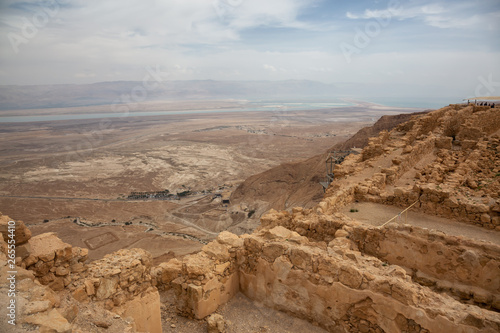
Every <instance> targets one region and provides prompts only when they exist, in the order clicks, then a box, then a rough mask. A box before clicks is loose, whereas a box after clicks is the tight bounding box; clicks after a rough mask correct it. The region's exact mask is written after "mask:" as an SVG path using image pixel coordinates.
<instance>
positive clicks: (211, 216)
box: [0, 101, 415, 260]
mask: <svg viewBox="0 0 500 333" xmlns="http://www.w3.org/2000/svg"><path fill="white" fill-rule="evenodd" d="M238 105H239V104H236V103H235V102H230V101H229V102H228V101H209V102H177V103H173V102H169V103H166V104H161V103H151V104H147V105H146V107H144V106H143V108H142V109H137V110H136V109H132V111H138V112H141V111H157V110H186V111H189V110H200V109H203V108H205V109H208V110H214V109H215V110H217V109H222V110H224V109H231V108H235V107H238ZM270 105H271V107H269V108H268V109H269V111H267V112H226V113H205V114H203V113H195V114H189V113H187V114H171V115H168V114H167V115H165V116H138V115H140V114H138V113H130V114H125V115H124V116H123V117H119V118H107V119H87V120H60V121H55V122H48V121H41V122H17V123H0V141H1V142H2V146H1V148H0V206H1V207H2V213H4V214H7V215H9V216H11V217H12V218H15V219H19V220H23V221H24V222H25V223H26V224H28V225H29V226H30V228H31V230H32V231H33V233H34V234H39V233H43V232H48V231H55V232H57V234H58V235H59V236H60V237H61V238H62V239H63V240H64V241H66V242H68V243H71V244H74V245H75V246H82V247H87V248H89V249H90V258H91V259H97V258H101V257H102V256H103V255H105V254H107V253H111V252H113V251H116V250H118V249H121V248H131V247H142V248H144V249H146V250H148V251H151V252H152V253H153V256H154V257H155V258H158V260H162V259H165V258H168V257H172V256H174V255H175V256H182V255H185V254H187V253H191V252H193V251H197V250H199V249H200V248H201V246H202V245H203V243H202V242H203V241H204V240H209V239H213V238H214V237H215V235H216V234H217V232H219V231H221V230H224V229H227V228H228V227H230V226H231V225H235V224H238V223H240V222H242V221H243V220H245V219H247V217H248V213H249V211H250V210H253V209H256V207H243V208H242V207H240V206H239V205H222V203H221V199H220V198H216V199H215V200H214V195H215V194H216V193H219V194H220V193H225V192H231V191H232V190H234V189H235V188H236V186H237V185H238V184H239V183H240V182H242V181H243V180H245V179H246V178H247V177H249V176H251V175H253V174H256V173H259V172H262V171H264V170H267V169H269V168H271V167H273V166H276V165H278V164H280V163H285V162H292V161H297V160H301V159H306V158H308V157H310V156H312V155H315V154H319V153H323V152H325V151H326V150H327V149H328V148H330V147H331V146H333V145H334V144H336V143H339V142H342V141H344V140H346V139H347V138H349V137H350V136H352V135H353V134H354V133H356V131H358V130H359V129H360V128H362V127H364V126H368V125H371V124H373V122H374V121H375V120H376V119H378V118H379V117H380V116H381V115H384V114H397V113H401V112H411V111H415V110H414V109H398V108H389V107H380V106H376V105H371V104H367V103H359V104H358V105H357V106H352V107H338V108H327V109H320V110H309V111H308V110H305V111H296V110H287V109H286V108H283V107H278V106H275V107H273V106H272V105H273V103H270ZM110 109H111V106H99V107H87V108H69V109H49V110H47V109H40V110H31V111H30V113H29V114H31V115H47V114H55V115H61V114H63V115H64V114H75V113H76V114H82V113H95V112H106V111H109V110H110ZM11 113H12V114H14V113H13V112H10V113H9V112H7V113H5V115H11ZM15 114H17V115H24V114H28V113H27V112H22V111H21V112H16V113H15ZM165 189H168V190H169V191H170V193H177V192H183V191H186V190H190V191H191V192H192V193H194V194H193V195H190V196H187V197H183V198H181V200H133V201H131V200H125V199H126V198H127V197H128V195H129V194H130V193H131V192H141V191H161V190H165ZM317 190H318V198H320V197H321V194H322V189H321V186H320V185H319V184H318V187H317ZM260 213H262V212H260ZM253 218H254V219H257V221H258V216H257V214H256V215H255V216H253ZM89 225H92V226H99V227H95V228H92V227H88V226H89ZM145 231H148V232H145ZM200 241H201V242H200Z"/></svg>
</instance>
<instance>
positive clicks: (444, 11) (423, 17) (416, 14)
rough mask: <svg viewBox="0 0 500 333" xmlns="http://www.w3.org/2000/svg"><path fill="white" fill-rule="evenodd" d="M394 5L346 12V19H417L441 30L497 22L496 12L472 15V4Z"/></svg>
mask: <svg viewBox="0 0 500 333" xmlns="http://www.w3.org/2000/svg"><path fill="white" fill-rule="evenodd" d="M396 4H397V5H396V6H392V7H391V6H389V7H388V8H386V9H383V10H379V9H377V10H371V9H366V10H365V11H364V12H363V14H354V13H351V12H347V13H346V17H347V18H349V19H353V20H357V19H388V18H391V19H396V20H401V21H402V20H408V19H417V20H420V21H422V22H424V23H425V24H427V25H429V26H433V27H436V28H443V29H449V28H468V27H472V26H475V27H481V26H484V25H488V24H491V23H492V22H497V20H498V17H499V16H498V13H499V12H498V11H496V12H492V13H488V14H484V15H481V16H479V15H475V14H472V13H473V10H472V8H471V6H476V4H473V3H470V4H468V5H464V4H463V3H459V4H452V3H448V4H446V6H445V5H442V4H435V3H430V4H425V5H419V6H404V5H403V4H401V3H399V2H396Z"/></svg>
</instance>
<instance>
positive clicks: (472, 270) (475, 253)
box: [262, 209, 500, 311]
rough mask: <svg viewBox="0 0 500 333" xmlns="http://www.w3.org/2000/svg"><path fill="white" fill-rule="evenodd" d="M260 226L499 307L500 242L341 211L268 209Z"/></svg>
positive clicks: (471, 300) (458, 296) (461, 297)
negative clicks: (381, 222) (353, 217)
mask: <svg viewBox="0 0 500 333" xmlns="http://www.w3.org/2000/svg"><path fill="white" fill-rule="evenodd" d="M262 226H263V227H264V228H270V227H274V226H284V227H286V228H288V229H290V230H293V231H296V232H298V233H299V234H300V235H303V236H306V237H308V238H309V239H311V240H314V241H316V242H325V243H328V244H330V243H333V244H335V245H336V246H339V247H344V248H349V249H355V250H358V251H360V252H361V253H363V254H364V255H368V256H373V257H376V258H378V259H380V260H382V261H383V262H385V263H388V264H392V265H398V266H401V267H403V268H405V269H406V271H407V273H408V274H409V275H410V276H412V278H413V280H414V281H415V282H417V283H419V284H421V285H423V286H427V287H431V288H432V289H433V290H436V291H441V292H443V291H444V292H448V294H450V295H452V296H453V297H454V298H456V299H457V300H460V301H462V302H466V303H474V304H476V305H478V306H481V307H484V308H488V309H493V310H494V311H500V246H498V245H495V244H491V243H485V242H476V241H473V240H470V239H465V238H463V237H455V236H448V235H445V234H444V233H442V232H439V231H435V230H427V229H421V228H416V227H412V226H410V225H398V224H396V223H390V224H388V225H386V226H384V227H383V228H379V227H373V226H367V225H363V224H360V223H357V222H354V221H349V220H348V219H345V217H342V215H341V214H336V216H335V215H333V216H319V217H318V216H314V214H312V213H311V212H310V211H308V210H302V209H295V210H294V213H293V214H290V213H287V212H270V213H269V214H267V215H266V216H264V217H263V218H262Z"/></svg>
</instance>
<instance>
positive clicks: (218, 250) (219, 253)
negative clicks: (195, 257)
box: [201, 242, 230, 261]
mask: <svg viewBox="0 0 500 333" xmlns="http://www.w3.org/2000/svg"><path fill="white" fill-rule="evenodd" d="M201 250H202V251H203V252H205V253H206V254H207V255H208V256H210V257H211V258H214V259H217V260H220V261H226V260H229V258H230V255H229V251H228V249H227V247H226V246H225V245H222V244H220V243H219V242H210V243H208V244H207V245H205V246H203V248H202V249H201Z"/></svg>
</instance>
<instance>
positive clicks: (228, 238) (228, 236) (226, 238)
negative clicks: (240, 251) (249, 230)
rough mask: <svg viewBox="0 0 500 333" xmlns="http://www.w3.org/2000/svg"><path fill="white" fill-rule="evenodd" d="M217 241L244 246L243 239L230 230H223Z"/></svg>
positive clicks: (233, 245)
mask: <svg viewBox="0 0 500 333" xmlns="http://www.w3.org/2000/svg"><path fill="white" fill-rule="evenodd" d="M217 241H218V242H219V243H221V244H225V245H229V246H231V247H241V246H243V239H242V238H240V237H238V236H237V235H235V234H233V233H230V232H228V231H222V232H221V233H220V234H219V235H218V236H217Z"/></svg>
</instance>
